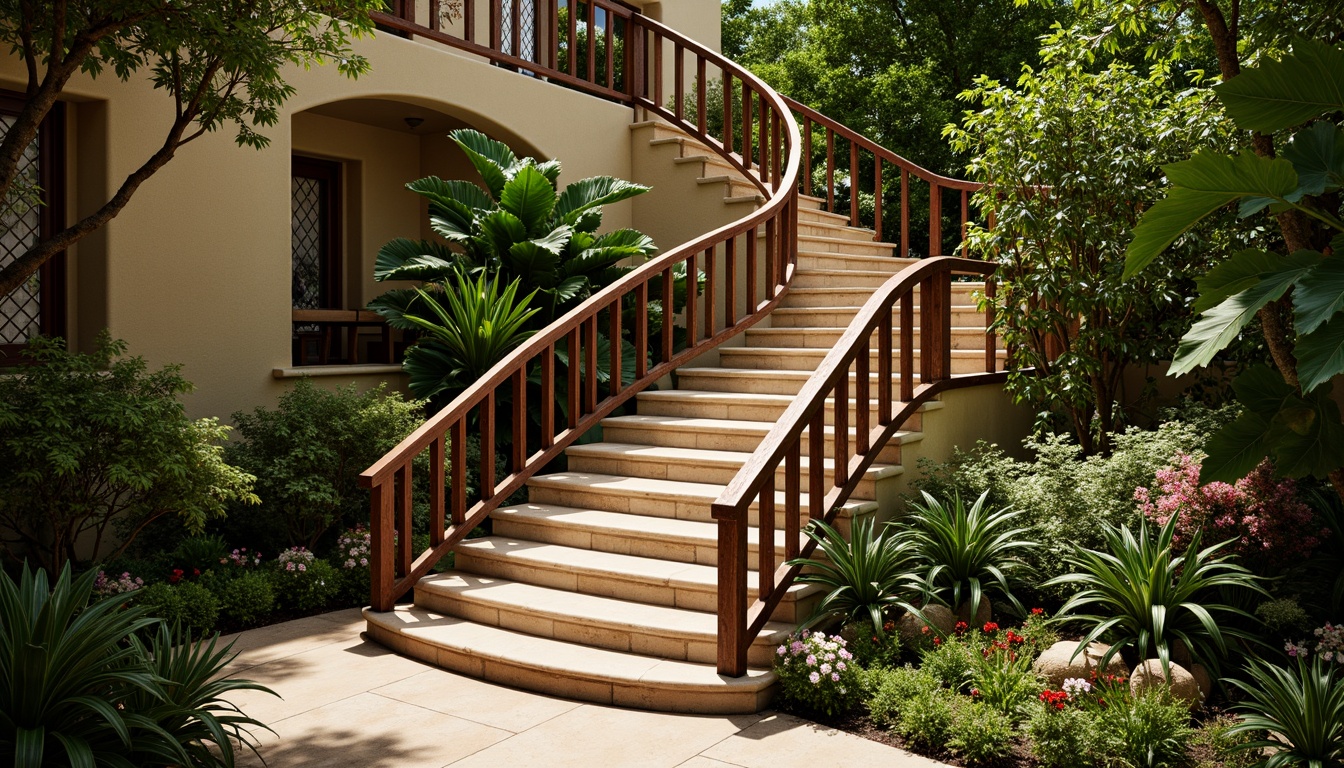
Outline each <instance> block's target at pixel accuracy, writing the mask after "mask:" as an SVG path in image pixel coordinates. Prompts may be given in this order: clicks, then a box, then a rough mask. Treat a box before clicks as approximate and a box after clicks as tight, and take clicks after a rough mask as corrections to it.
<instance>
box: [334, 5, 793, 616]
mask: <svg viewBox="0 0 1344 768" xmlns="http://www.w3.org/2000/svg"><path fill="white" fill-rule="evenodd" d="M467 4H468V5H470V0H468V3H467ZM408 5H409V3H408ZM491 7H492V8H493V9H494V11H493V13H492V16H491V21H490V24H491V29H492V31H491V45H488V46H487V45H484V44H481V43H477V42H474V39H473V38H471V36H470V35H468V36H467V37H466V38H457V37H454V36H453V35H450V34H448V33H446V32H444V31H443V29H442V28H441V27H442V25H440V28H438V29H435V28H433V27H429V26H423V25H419V24H416V23H415V22H414V20H413V19H408V18H406V17H405V14H402V16H401V17H395V16H388V15H380V16H379V23H380V24H383V25H385V26H388V27H392V28H394V29H399V30H403V31H406V32H409V33H412V34H416V35H421V36H424V37H427V38H432V39H435V40H439V41H441V42H444V43H447V44H449V45H453V46H455V47H458V48H463V49H465V50H468V51H471V52H473V53H478V54H480V55H483V56H486V57H488V58H489V59H491V60H492V61H494V62H497V63H500V64H503V65H508V66H516V67H519V68H522V69H530V70H532V71H533V74H537V75H538V76H545V77H549V78H553V79H556V80H559V81H560V82H562V83H564V84H566V85H571V86H575V87H579V88H583V89H585V90H588V91H590V92H592V93H596V94H597V95H600V96H604V97H609V98H613V99H616V100H620V101H625V102H628V103H630V104H632V105H633V106H636V107H640V108H643V109H645V110H647V111H649V112H652V113H655V114H657V115H659V116H660V117H662V118H663V119H664V120H666V121H668V122H670V123H672V124H673V125H675V126H677V127H679V128H680V129H681V130H683V131H685V132H686V133H689V134H690V135H691V136H693V137H695V138H696V139H697V140H699V141H700V142H701V143H703V144H705V145H706V146H708V147H709V148H710V149H711V150H712V151H714V152H716V153H717V154H719V155H720V156H721V157H722V158H723V159H725V160H727V161H728V162H730V163H731V164H732V165H733V166H734V167H736V168H739V169H741V170H743V171H744V172H745V173H747V175H748V178H749V179H750V180H751V181H752V183H753V184H754V185H755V186H756V187H757V188H758V189H759V190H760V191H761V192H762V193H763V195H764V196H765V198H766V199H765V201H764V203H763V204H762V205H761V206H760V207H759V208H757V209H756V210H755V211H754V212H752V213H751V214H749V215H747V216H744V217H743V218H741V219H739V220H737V221H735V222H733V223H731V224H728V225H727V226H724V227H721V228H719V229H717V230H714V231H713V232H710V233H708V234H705V235H703V236H701V237H698V238H696V239H695V240H693V241H691V242H689V243H686V244H683V245H680V246H678V247H676V248H674V249H673V250H671V251H668V252H666V253H663V254H661V255H659V256H656V257H654V258H653V259H651V260H649V261H648V262H646V263H644V264H642V265H640V266H639V267H637V268H636V269H635V270H633V271H632V272H630V273H628V274H626V275H625V276H624V277H622V278H621V279H619V280H618V281H617V282H615V283H613V284H611V285H609V286H607V287H606V288H605V289H603V290H602V291H600V292H599V293H597V294H595V295H593V296H592V297H590V298H589V299H587V300H586V301H584V302H583V303H582V304H581V305H579V306H578V307H577V308H575V309H574V310H573V311H571V312H569V313H568V314H566V315H565V316H564V317H562V318H560V319H558V320H557V321H555V322H554V323H551V324H550V325H549V326H547V327H546V328H544V329H542V330H541V331H539V332H538V333H537V334H535V335H534V336H532V337H531V338H529V339H528V340H527V341H526V342H524V343H523V344H522V345H521V346H519V347H518V348H517V349H515V350H514V351H513V352H511V353H510V354H509V355H508V357H506V358H505V359H504V360H502V361H500V362H499V363H498V364H497V365H495V366H494V367H493V368H491V369H490V371H489V372H488V373H486V374H485V375H484V376H482V377H481V378H480V379H479V380H478V381H476V382H475V383H473V384H472V385H471V386H470V387H469V388H468V389H467V390H466V391H465V392H464V393H462V394H461V395H460V396H459V397H457V398H456V399H454V400H453V401H452V402H451V403H450V404H448V405H447V406H446V407H444V408H443V409H442V410H440V411H439V412H438V413H436V414H434V415H433V416H432V417H431V418H430V419H429V420H428V421H426V422H425V424H423V425H422V426H421V427H420V428H419V429H417V430H416V431H415V432H414V433H412V434H411V435H410V436H409V437H407V438H406V439H405V440H403V441H402V442H401V443H400V444H399V445H398V446H397V447H396V448H395V449H393V450H392V451H391V452H389V453H388V454H387V455H385V456H384V457H383V458H381V459H379V460H378V462H377V463H376V464H374V465H373V466H372V467H369V468H368V469H367V470H365V471H364V472H363V474H361V476H360V483H361V485H363V486H364V487H366V488H369V489H370V514H371V519H372V542H371V544H372V547H371V548H372V552H371V553H370V554H371V557H370V560H371V563H370V565H371V571H372V588H371V599H372V605H373V608H374V609H375V610H379V611H386V610H390V609H391V608H392V607H393V605H395V603H396V601H397V600H398V598H400V597H401V596H402V595H404V594H405V593H406V592H408V591H409V590H410V589H411V588H412V587H413V586H414V585H415V583H416V581H418V580H419V579H420V578H421V577H423V576H424V575H425V574H427V573H428V572H429V571H430V570H431V569H432V568H433V567H434V565H435V564H436V563H437V562H438V561H439V560H440V559H441V558H443V557H444V556H445V555H447V554H448V553H449V551H451V549H452V548H453V546H454V545H456V544H457V543H458V542H460V541H461V540H462V539H463V538H464V537H465V536H466V534H467V533H468V532H470V531H471V530H472V529H473V528H475V527H476V526H478V525H480V524H481V523H482V522H483V521H484V520H485V518H486V517H487V516H488V515H489V514H490V513H491V512H492V511H493V510H495V509H496V508H497V507H499V505H500V504H501V503H503V501H504V500H505V499H507V498H508V497H509V496H510V495H512V494H513V493H515V492H516V491H518V490H519V489H520V488H522V487H523V485H524V484H525V483H526V482H527V480H528V479H529V478H530V477H532V476H533V474H535V473H536V472H537V471H538V470H539V469H541V468H542V467H544V466H546V464H547V463H548V462H549V461H551V459H553V458H555V457H556V456H558V455H560V453H561V452H562V451H564V449H565V448H566V447H568V446H569V445H570V444H571V443H573V442H574V441H575V440H576V439H577V438H578V437H579V436H580V435H582V434H584V433H585V432H587V431H588V430H589V429H591V428H592V427H594V426H596V425H597V423H598V422H599V421H600V420H601V419H603V418H604V417H606V416H607V415H608V414H610V413H611V412H612V411H613V410H614V409H616V408H617V407H618V406H620V405H621V404H623V403H625V402H626V401H627V400H629V399H630V398H631V397H632V396H633V395H634V394H636V393H637V392H639V391H640V390H642V389H644V388H646V387H647V386H648V385H650V384H652V383H653V382H654V381H656V380H658V379H659V378H660V377H662V376H664V375H666V374H668V373H669V372H671V371H672V370H673V369H674V368H676V367H677V366H678V365H681V364H682V363H684V362H686V361H688V360H690V359H691V358H693V357H695V356H696V355H699V354H701V353H702V352H704V351H706V350H708V349H711V348H713V347H714V346H716V345H718V344H719V343H721V342H722V341H723V340H724V339H727V338H728V337H730V336H733V335H735V334H737V333H740V332H741V331H743V330H745V329H746V328H748V327H749V326H751V325H753V324H755V323H756V322H757V321H758V320H760V319H761V318H763V317H764V316H765V315H766V314H767V313H768V312H769V311H770V310H771V309H772V308H773V307H774V306H775V305H776V304H777V303H778V302H779V300H780V298H781V297H782V296H783V292H784V290H785V289H786V286H787V284H788V282H789V279H790V278H791V276H792V273H793V270H794V265H795V263H796V260H797V247H796V242H795V240H794V232H795V231H796V220H797V205H798V166H799V163H800V161H801V158H800V149H801V145H800V139H799V134H798V127H797V124H796V123H795V122H794V121H793V120H792V119H786V116H787V115H788V114H789V112H788V107H787V105H786V104H785V103H784V102H783V101H782V98H781V97H780V96H779V95H778V94H776V93H775V92H774V91H773V90H771V89H770V88H769V87H768V86H766V85H765V84H764V83H762V82H761V81H760V80H758V79H757V78H756V77H755V76H753V75H752V74H751V73H750V72H748V71H746V70H745V69H743V68H741V67H738V66H737V65H736V64H733V63H732V62H730V61H728V60H727V59H724V58H723V57H722V56H721V55H719V54H717V53H715V52H714V51H712V50H710V49H708V48H706V47H704V46H702V45H700V44H698V43H695V42H694V41H691V40H689V39H687V38H685V37H683V36H681V35H680V34H678V33H676V32H674V31H673V30H671V29H669V28H667V27H665V26H663V25H661V24H659V23H658V22H656V21H654V20H652V19H649V18H647V17H644V16H641V15H639V14H638V13H634V12H626V15H623V16H622V15H621V13H622V12H624V11H622V10H621V9H622V8H623V7H622V6H615V5H607V4H604V3H602V2H599V1H596V0H595V2H593V3H592V4H591V5H587V6H586V8H587V11H586V16H587V19H588V26H587V28H586V29H588V30H593V29H595V27H594V26H593V20H594V14H595V13H596V12H598V11H602V10H604V9H607V10H609V11H610V13H611V16H608V18H617V19H624V22H625V27H624V35H623V36H622V38H621V39H622V46H621V47H622V48H623V52H622V55H623V59H624V62H625V65H626V66H625V68H624V70H623V72H622V73H621V76H620V77H619V78H610V79H603V81H602V82H601V83H594V82H588V81H585V80H583V79H582V78H578V79H577V80H576V79H575V78H574V77H571V76H570V74H569V72H570V71H578V72H580V73H582V72H584V71H585V70H581V69H577V68H576V67H575V66H574V60H573V57H568V59H567V66H566V70H567V71H565V72H561V71H560V70H559V69H558V68H556V67H554V66H551V65H553V64H556V63H558V62H559V61H560V60H561V58H562V57H561V56H560V55H559V53H558V51H557V50H556V49H555V46H556V45H558V44H560V43H561V42H562V40H561V37H559V36H556V35H555V34H553V33H554V27H555V24H554V23H552V24H551V33H548V34H550V37H549V40H550V43H549V49H548V50H545V51H543V54H544V55H541V56H538V57H537V58H540V59H543V60H544V62H546V63H544V64H538V63H535V62H530V61H524V60H521V59H520V58H519V56H518V55H517V54H518V52H519V51H518V50H515V49H514V47H513V45H512V44H510V45H509V46H506V47H508V50H507V51H506V50H501V49H500V43H501V41H502V36H501V35H500V34H499V33H498V30H497V27H498V25H499V23H500V22H499V19H500V17H501V14H502V9H503V7H504V6H503V4H502V3H501V0H492V6H491ZM513 7H517V6H513ZM549 7H550V8H551V9H552V10H554V9H555V8H556V3H555V2H551V3H550V6H549ZM584 8H585V5H583V4H580V5H579V9H580V13H584V10H583V9H584ZM551 18H552V19H556V18H558V17H557V16H552V17H551ZM570 18H571V19H572V18H573V17H572V16H571V17H570ZM462 21H463V22H464V23H465V26H466V29H467V30H468V31H470V29H471V27H472V24H473V21H472V20H471V19H464V20H462ZM513 28H514V29H519V27H517V26H514V27H513ZM573 30H574V24H573V22H572V21H571V22H570V23H569V36H568V40H574V39H575V37H574V34H573ZM606 34H609V33H606ZM516 40H517V36H516V35H515V36H514V37H513V41H516ZM612 51H613V46H612V45H608V46H607V47H606V52H607V53H606V55H607V56H608V57H611V55H612V53H611V52H612ZM566 54H567V51H566ZM595 55H596V54H595V53H594V51H593V49H592V48H589V49H588V51H587V70H586V72H588V73H598V72H600V70H599V69H597V68H595V67H594V59H595ZM668 62H672V64H671V66H673V67H675V74H674V76H672V77H670V78H669V79H670V80H672V81H673V83H674V86H673V89H674V90H675V92H676V95H677V96H678V101H677V105H681V103H682V99H683V98H686V96H687V93H688V92H693V93H694V96H693V97H691V98H686V101H688V102H689V104H690V106H691V109H689V110H687V109H685V108H684V107H682V106H677V107H675V108H669V107H666V106H664V105H663V104H662V95H663V94H662V91H663V89H664V85H663V80H664V67H665V66H667V63H668ZM606 71H607V72H608V73H611V72H612V70H611V68H610V67H608V68H607V70H606ZM560 75H564V76H563V77H561V76H560ZM692 77H693V78H694V79H695V80H694V82H695V84H696V85H695V87H694V88H693V89H691V91H688V89H687V88H686V87H685V83H686V81H687V79H688V78H692ZM710 77H713V78H716V79H717V80H718V81H719V82H721V83H723V85H724V87H725V88H726V89H728V90H729V92H734V93H735V92H737V90H738V89H739V88H740V89H741V92H742V93H743V94H744V97H745V100H746V101H748V102H749V103H752V104H755V105H756V110H755V118H754V119H753V118H752V117H747V118H746V119H745V120H743V119H738V118H735V117H734V116H732V115H726V119H725V120H724V121H723V123H722V126H717V125H712V123H713V121H708V120H707V119H706V112H707V109H708V99H707V94H706V89H705V83H706V82H708V79H709V78H710ZM613 85H619V86H621V88H620V89H617V90H619V91H620V92H619V93H616V92H611V87H610V86H613ZM622 89H623V90H622ZM748 121H750V122H748ZM757 121H759V124H760V126H764V129H757V132H756V135H755V136H754V138H755V139H756V146H755V154H757V155H758V156H759V157H760V158H766V159H764V160H761V161H759V162H753V160H752V155H753V151H752V150H751V149H747V151H744V152H736V151H735V150H734V146H735V145H736V146H738V147H750V144H749V143H748V144H744V143H743V141H746V142H750V141H751V139H742V138H738V137H747V136H752V134H753V127H754V125H755V123H756V122H757ZM683 270H684V273H685V274H686V275H689V276H698V275H703V279H704V287H703V290H701V288H700V285H699V280H697V279H687V280H686V285H687V291H686V297H685V304H684V311H682V312H681V313H679V316H678V317H677V318H676V321H675V324H676V326H677V328H678V329H679V330H680V332H678V331H677V330H674V323H673V322H672V317H671V314H672V311H671V308H672V307H673V300H674V295H673V292H674V288H673V284H674V276H675V275H676V274H678V273H681V272H682V271H683ZM651 304H661V307H662V308H666V312H667V319H668V322H660V324H659V325H658V327H657V331H656V333H654V332H652V329H653V328H654V326H653V325H651V323H650V314H651V313H650V305H651ZM623 310H624V311H625V312H633V313H634V319H633V326H634V327H633V328H632V329H629V330H631V331H633V333H623V332H622V328H621V326H622V323H623V322H624V323H628V322H630V320H628V319H623ZM627 317H628V316H627ZM599 328H603V329H608V333H609V335H610V338H611V339H612V340H613V343H611V344H610V355H611V359H610V361H609V362H610V368H609V370H610V371H613V372H615V371H620V370H622V365H621V363H622V360H621V357H622V354H626V353H623V352H622V345H621V344H620V343H618V342H617V341H616V340H618V339H620V338H622V337H623V336H629V337H632V338H633V346H634V363H635V365H634V368H635V370H634V378H633V381H629V380H624V381H623V380H622V379H623V377H622V376H620V375H612V376H610V377H609V378H608V381H606V382H602V381H600V377H599V367H598V361H597V355H598V342H597V339H598V329H599ZM557 346H560V347H562V348H563V349H564V350H565V351H566V352H567V354H568V365H566V366H565V367H564V370H563V371H560V370H558V365H557V358H556V350H557ZM627 353H628V352H627ZM557 377H561V378H562V384H563V386H564V390H565V391H564V396H565V397H567V401H566V403H565V404H566V405H567V406H568V407H567V408H566V409H565V412H563V413H561V414H558V413H557V408H556V393H557V386H556V379H557ZM530 381H539V382H540V388H539V391H538V390H532V394H531V395H529V389H530V387H529V382H530ZM529 396H531V397H536V398H538V400H537V403H538V406H539V410H540V421H541V425H540V438H539V440H538V441H537V444H535V445H532V444H530V443H529V440H528V430H526V429H512V430H511V434H510V435H509V436H508V440H507V442H506V441H504V440H502V439H501V438H502V435H501V432H500V430H499V429H498V428H497V425H498V424H499V423H500V421H501V417H502V418H503V419H506V420H509V421H511V423H512V424H515V425H518V424H523V423H524V421H525V420H526V419H527V414H528V408H527V401H528V398H529ZM469 424H470V425H476V424H478V425H479V428H478V430H477V429H475V428H472V427H469ZM469 432H477V433H478V434H479V436H480V444H481V460H480V466H479V487H480V489H479V491H478V492H475V493H473V494H472V495H471V496H470V497H469V496H468V492H467V474H468V473H467V466H466V460H467V441H468V434H469ZM496 450H501V451H503V452H505V453H506V462H505V463H504V464H503V465H499V464H497V462H496V458H495V452H496ZM420 457H425V459H427V461H426V460H425V459H421V458H420ZM417 459H419V464H418V466H420V467H421V469H413V467H414V466H416V465H417ZM420 471H425V472H427V473H428V477H429V482H428V488H429V494H428V507H429V509H428V512H429V514H428V519H429V523H428V531H427V532H428V538H429V545H428V548H426V549H422V550H420V551H416V547H415V546H414V544H413V542H414V539H415V536H414V534H415V533H417V531H414V530H412V506H413V500H412V495H413V494H412V490H413V482H412V473H413V472H420Z"/></svg>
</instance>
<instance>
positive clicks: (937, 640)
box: [933, 637, 943, 645]
mask: <svg viewBox="0 0 1344 768" xmlns="http://www.w3.org/2000/svg"><path fill="white" fill-rule="evenodd" d="M933 644H934V645H942V644H943V638H941V637H935V638H933Z"/></svg>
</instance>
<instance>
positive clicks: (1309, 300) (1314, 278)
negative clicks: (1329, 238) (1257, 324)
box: [1293, 252, 1344, 333]
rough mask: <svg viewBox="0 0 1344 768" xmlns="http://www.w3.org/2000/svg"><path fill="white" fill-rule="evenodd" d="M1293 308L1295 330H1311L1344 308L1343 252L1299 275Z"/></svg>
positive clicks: (1299, 331) (1336, 253)
mask: <svg viewBox="0 0 1344 768" xmlns="http://www.w3.org/2000/svg"><path fill="white" fill-rule="evenodd" d="M1293 309H1294V313H1295V318H1294V319H1295V320H1296V324H1297V331H1298V333H1311V332H1312V331H1315V330H1316V329H1317V328H1319V327H1321V325H1323V324H1324V323H1325V321H1327V320H1329V319H1330V318H1332V317H1334V316H1335V314H1336V313H1338V312H1340V311H1342V310H1344V253H1340V252H1335V253H1333V254H1332V255H1331V256H1330V257H1329V258H1327V259H1325V260H1324V261H1322V262H1320V264H1319V265H1317V267H1316V268H1315V269H1313V270H1311V272H1309V273H1307V274H1305V275H1303V276H1302V279H1301V280H1299V281H1298V283H1297V288H1296V289H1295V290H1294V292H1293Z"/></svg>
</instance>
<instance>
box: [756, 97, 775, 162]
mask: <svg viewBox="0 0 1344 768" xmlns="http://www.w3.org/2000/svg"><path fill="white" fill-rule="evenodd" d="M760 100H761V103H760V106H759V107H758V108H757V110H756V122H757V126H756V130H757V135H756V144H757V146H759V147H760V148H761V162H760V170H761V181H763V182H765V183H766V184H769V183H770V123H771V122H772V120H771V117H770V114H771V110H770V105H769V104H768V103H767V102H766V100H765V94H764V93H762V94H760Z"/></svg>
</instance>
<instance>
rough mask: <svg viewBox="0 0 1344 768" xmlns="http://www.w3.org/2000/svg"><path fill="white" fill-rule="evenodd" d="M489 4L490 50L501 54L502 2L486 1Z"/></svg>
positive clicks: (500, 0)
mask: <svg viewBox="0 0 1344 768" xmlns="http://www.w3.org/2000/svg"><path fill="white" fill-rule="evenodd" d="M487 2H489V3H490V50H492V51H500V52H501V53H502V52H503V48H504V37H503V31H502V29H501V25H502V23H503V22H502V21H501V19H500V16H501V15H502V14H503V13H504V7H503V6H504V0H487Z"/></svg>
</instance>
